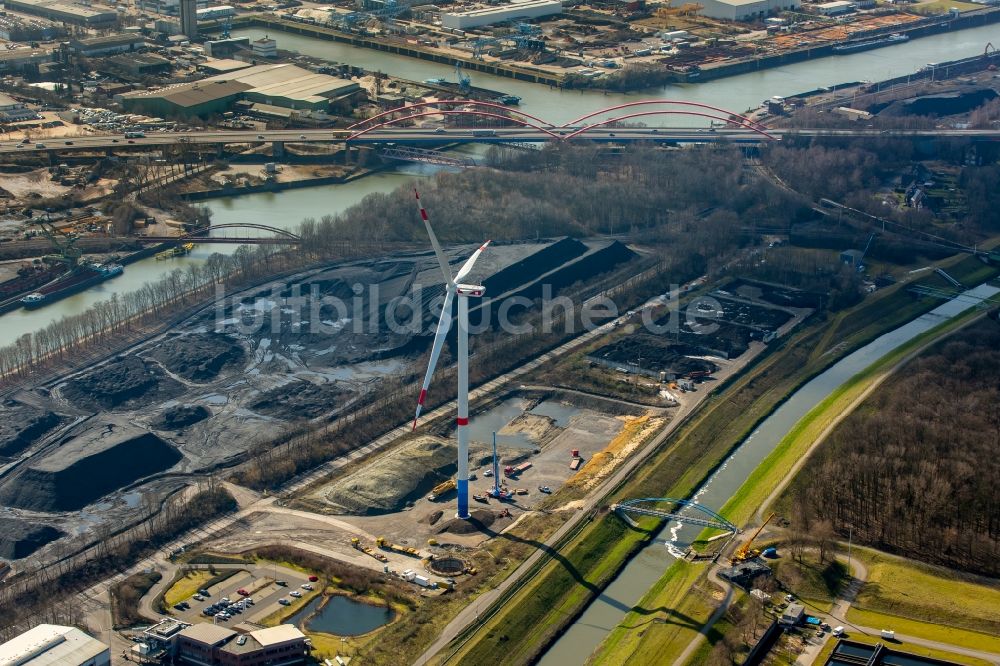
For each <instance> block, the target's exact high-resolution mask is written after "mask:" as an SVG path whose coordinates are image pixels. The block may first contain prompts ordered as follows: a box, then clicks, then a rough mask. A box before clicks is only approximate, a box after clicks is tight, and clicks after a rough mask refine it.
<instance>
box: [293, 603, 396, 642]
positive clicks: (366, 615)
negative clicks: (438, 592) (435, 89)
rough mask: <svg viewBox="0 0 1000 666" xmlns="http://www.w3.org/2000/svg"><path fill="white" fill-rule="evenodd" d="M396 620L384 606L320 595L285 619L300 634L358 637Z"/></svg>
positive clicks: (392, 612)
mask: <svg viewBox="0 0 1000 666" xmlns="http://www.w3.org/2000/svg"><path fill="white" fill-rule="evenodd" d="M324 601H326V603H324ZM395 617H396V613H395V612H394V611H393V610H392V609H391V608H387V607H385V606H373V605H372V604H366V603H363V602H360V601H355V600H354V599H351V598H350V597H345V596H341V595H332V596H329V597H326V596H323V595H320V596H318V597H316V598H315V599H313V600H311V601H310V602H309V603H307V604H306V605H305V606H304V607H303V608H302V610H300V611H299V612H298V613H296V614H295V615H293V616H291V617H290V618H288V623H289V624H294V625H295V626H296V627H299V628H300V629H301V630H302V631H315V632H320V633H324V634H333V635H335V636H359V635H361V634H367V633H368V632H369V631H375V630H376V629H378V628H379V627H384V626H385V625H387V624H389V623H390V622H392V621H393V620H394V619H395Z"/></svg>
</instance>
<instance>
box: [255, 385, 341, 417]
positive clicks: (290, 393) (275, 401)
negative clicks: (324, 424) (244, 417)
mask: <svg viewBox="0 0 1000 666" xmlns="http://www.w3.org/2000/svg"><path fill="white" fill-rule="evenodd" d="M347 393H348V391H345V390H344V389H343V388H341V387H340V386H339V385H338V384H335V383H325V384H314V383H312V382H309V381H305V380H300V381H295V382H292V383H289V384H285V385H284V386H279V387H277V388H273V389H271V390H270V391H267V392H266V393H263V394H261V396H260V397H259V398H257V399H256V400H253V401H252V402H250V403H249V405H248V406H249V407H250V409H253V410H254V411H257V412H260V413H262V414H271V415H282V416H285V417H286V418H295V417H297V418H305V419H312V418H315V417H317V416H320V415H321V414H325V413H327V412H329V411H331V409H332V408H333V407H334V405H335V404H336V403H337V402H338V401H337V400H336V399H337V398H341V397H343V396H344V395H345V394H347Z"/></svg>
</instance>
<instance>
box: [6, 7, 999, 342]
mask: <svg viewBox="0 0 1000 666" xmlns="http://www.w3.org/2000/svg"><path fill="white" fill-rule="evenodd" d="M996 30H997V28H996V26H983V27H980V28H972V29H970V30H962V31H957V32H948V33H943V34H940V35H934V36H931V37H925V38H921V39H916V40H912V41H910V42H907V43H905V44H899V45H896V46H890V47H886V48H882V49H877V50H874V51H865V52H862V53H858V54H854V55H849V56H833V57H829V58H822V59H817V60H810V61H807V62H801V63H796V64H792V65H787V66H784V67H778V68H772V69H765V70H762V71H760V72H753V73H749V74H742V75H739V76H733V77H729V78H725V79H717V80H714V81H708V82H705V83H701V84H685V85H672V86H666V87H663V88H658V89H655V90H648V91H643V92H636V93H633V94H629V95H625V94H604V93H602V92H594V91H567V90H558V89H553V88H548V87H546V86H540V85H536V84H530V83H525V82H521V81H514V80H511V79H505V78H500V77H496V76H492V75H488V74H481V73H478V72H477V73H473V74H472V76H473V84H474V85H478V86H482V87H486V88H492V89H496V90H502V91H505V92H509V93H513V94H516V95H518V96H520V97H521V98H522V103H521V109H523V110H524V111H526V112H527V113H531V114H533V115H537V116H539V117H541V118H545V119H547V120H550V121H552V122H567V121H569V120H572V119H573V118H574V117H578V116H581V115H583V114H585V113H589V112H591V111H597V110H599V109H602V108H605V107H608V106H612V105H614V104H619V103H624V102H628V101H636V100H639V99H645V98H651V97H664V98H673V99H683V100H690V101H696V102H703V103H706V104H711V105H713V106H719V107H721V108H726V109H732V110H735V111H742V110H745V109H748V108H750V107H755V106H757V105H758V104H760V102H761V100H763V99H765V98H767V97H771V96H772V95H782V96H790V95H793V94H795V93H798V92H804V91H808V90H813V89H816V88H819V87H823V86H831V85H834V84H837V83H844V82H850V81H858V80H865V79H872V80H880V79H885V78H889V77H892V76H900V75H903V74H905V73H907V72H914V71H916V70H917V69H919V68H920V67H922V66H923V65H924V64H926V63H927V62H934V61H938V62H940V61H944V60H952V59H956V58H961V57H967V56H971V55H975V54H976V53H981V52H982V51H983V48H984V46H985V44H986V43H987V42H988V41H990V39H991V38H993V39H994V40H995V38H996ZM233 34H234V36H249V37H253V38H256V37H259V36H262V35H263V34H264V32H263V31H262V30H258V29H247V30H236V31H234V32H233ZM271 36H272V37H276V38H277V40H278V46H279V47H280V48H282V49H288V50H294V51H298V52H300V53H304V54H308V55H312V56H316V57H320V58H326V59H329V60H334V61H337V62H343V63H349V64H351V65H356V66H360V67H363V68H365V69H368V70H372V71H376V70H381V71H383V72H385V73H388V74H392V75H395V76H400V77H402V78H406V79H412V80H417V81H420V80H423V79H428V78H434V77H442V76H445V77H446V76H448V75H449V74H452V75H453V72H451V71H450V70H449V69H448V68H447V67H444V66H442V65H439V64H436V63H432V62H428V61H423V60H417V59H414V58H408V57H405V56H399V55H393V54H389V53H383V52H381V51H372V50H370V49H363V48H360V47H354V46H350V45H348V44H339V43H336V42H328V41H325V40H320V39H316V38H312V37H302V36H299V35H291V34H285V33H277V34H274V33H271ZM699 122H703V121H699ZM430 173H433V169H428V168H427V167H422V166H405V167H400V168H398V169H396V170H394V171H389V172H382V173H379V174H376V175H372V176H368V177H366V178H362V179H359V180H356V181H352V182H350V183H345V184H341V185H324V186H319V187H315V188H308V189H299V190H287V191H284V192H276V193H263V194H250V195H245V196H241V197H229V198H220V199H214V200H209V201H205V202H203V205H206V206H208V207H209V208H210V209H211V210H212V212H213V222H214V223H217V224H221V223H224V222H266V223H267V224H269V225H271V226H279V227H284V228H293V227H295V226H296V225H297V224H299V222H301V221H302V220H303V219H305V218H307V217H313V218H320V217H322V216H323V215H327V214H331V213H336V212H340V211H343V210H344V209H345V208H347V207H349V206H351V205H352V204H355V203H358V202H360V201H361V199H362V198H363V197H364V196H365V195H366V194H369V193H372V192H387V191H390V190H392V189H394V188H395V187H398V186H399V185H402V184H404V183H406V182H407V181H408V180H410V179H412V178H415V177H417V178H419V177H426V176H427V175H429V174H430ZM232 251H233V248H232V247H228V246H210V245H201V246H198V247H197V248H196V249H195V251H194V252H193V253H192V254H191V255H190V256H188V257H184V258H178V259H172V260H170V261H155V260H154V259H152V258H150V259H147V260H144V261H140V262H136V263H134V264H131V265H129V266H128V267H127V269H126V271H125V274H124V275H123V276H122V277H119V278H116V279H114V280H111V281H109V282H105V283H103V284H101V285H99V286H97V287H94V288H92V289H90V290H87V291H85V292H83V293H80V294H76V295H75V296H72V297H70V298H67V299H64V300H62V301H59V302H57V303H54V304H52V305H49V306H47V307H43V308H40V309H38V310H34V311H30V312H29V311H27V310H17V311H14V312H11V313H8V314H5V315H3V316H2V317H0V322H2V324H3V325H2V326H0V345H7V344H10V343H11V342H13V341H14V340H16V339H17V338H18V337H20V336H21V335H24V334H25V333H29V332H31V331H34V330H37V329H39V328H42V327H44V326H46V325H47V324H49V323H51V322H53V321H56V320H58V319H60V318H62V317H65V316H69V315H74V314H78V313H80V312H83V311H84V310H86V309H87V308H89V307H90V306H92V305H93V304H94V303H96V302H98V301H100V300H104V299H106V298H109V297H110V296H111V295H112V294H116V293H124V292H128V291H134V290H135V289H138V288H139V287H140V286H142V285H143V284H144V283H146V282H149V281H152V280H157V279H159V278H160V277H162V276H163V275H165V274H167V273H169V272H170V271H171V270H173V269H175V268H183V267H185V266H186V265H187V264H189V263H197V262H204V261H205V259H206V258H207V257H208V256H209V255H210V254H211V253H213V252H232Z"/></svg>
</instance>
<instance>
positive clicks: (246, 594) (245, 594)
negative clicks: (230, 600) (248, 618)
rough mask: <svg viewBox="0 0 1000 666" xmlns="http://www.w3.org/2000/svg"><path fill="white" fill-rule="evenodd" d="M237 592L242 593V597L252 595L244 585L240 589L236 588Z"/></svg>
mask: <svg viewBox="0 0 1000 666" xmlns="http://www.w3.org/2000/svg"><path fill="white" fill-rule="evenodd" d="M236 594H238V595H240V596H241V597H249V596H250V593H249V592H247V591H246V590H245V589H243V588H242V587H241V588H240V589H238V590H236Z"/></svg>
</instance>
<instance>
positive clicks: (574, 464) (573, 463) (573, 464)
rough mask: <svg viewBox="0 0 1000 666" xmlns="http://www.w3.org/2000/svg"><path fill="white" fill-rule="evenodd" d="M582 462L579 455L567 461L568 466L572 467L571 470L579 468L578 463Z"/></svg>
mask: <svg viewBox="0 0 1000 666" xmlns="http://www.w3.org/2000/svg"><path fill="white" fill-rule="evenodd" d="M582 462H583V458H580V457H577V458H573V459H572V460H571V461H570V462H569V468H570V469H572V470H574V471H575V470H578V469H580V463H582Z"/></svg>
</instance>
